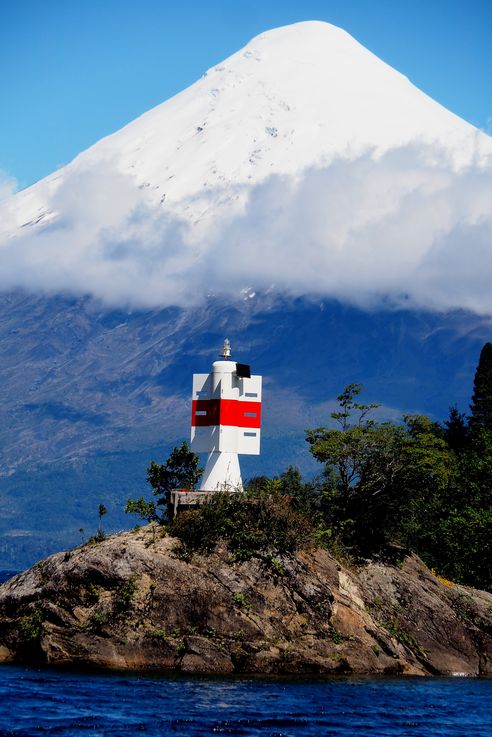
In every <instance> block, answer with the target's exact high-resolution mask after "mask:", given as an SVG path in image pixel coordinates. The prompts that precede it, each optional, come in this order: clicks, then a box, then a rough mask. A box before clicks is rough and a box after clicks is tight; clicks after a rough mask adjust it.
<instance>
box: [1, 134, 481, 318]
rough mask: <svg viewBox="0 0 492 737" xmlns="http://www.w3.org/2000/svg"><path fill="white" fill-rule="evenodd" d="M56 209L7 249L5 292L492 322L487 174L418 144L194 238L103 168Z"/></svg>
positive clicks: (308, 179)
mask: <svg viewBox="0 0 492 737" xmlns="http://www.w3.org/2000/svg"><path fill="white" fill-rule="evenodd" d="M430 153H431V154H432V155H430ZM211 197H213V195H211ZM12 203H15V197H14V198H10V200H7V201H5V202H4V203H3V205H0V212H1V214H2V215H4V216H5V213H6V212H7V210H6V208H10V209H11V208H12V207H13V204H12ZM2 208H3V209H2ZM50 208H51V210H52V211H53V212H56V213H57V217H56V218H54V219H53V221H52V222H51V223H50V224H48V225H46V226H45V227H44V228H39V227H38V228H30V229H26V230H27V231H30V232H26V233H22V234H21V235H19V236H17V237H15V238H10V239H8V240H5V241H4V242H3V243H2V244H0V286H1V287H2V288H4V289H8V288H12V287H15V286H23V287H26V288H28V289H35V290H36V289H42V290H61V289H63V290H73V291H76V292H80V293H91V294H93V295H95V296H96V297H98V298H101V299H102V300H104V301H106V302H108V303H111V304H125V305H134V306H143V307H149V306H159V305H162V306H164V305H169V304H179V305H183V306H187V305H190V304H196V303H197V302H198V301H199V300H200V299H202V298H203V296H204V295H206V294H208V293H210V292H214V293H219V294H220V293H226V294H239V293H240V290H241V289H242V288H243V287H245V286H250V287H253V288H255V289H260V290H261V289H266V288H269V287H270V286H271V285H272V284H274V285H275V287H276V288H277V289H278V290H281V291H285V292H287V293H290V294H292V295H300V294H317V295H322V296H332V297H338V298H340V299H343V300H348V301H351V302H354V303H357V304H360V305H363V306H376V305H379V304H381V303H383V304H388V301H389V303H391V304H408V305H409V306H412V307H413V306H418V307H425V308H431V309H437V310H441V309H449V308H455V307H458V308H459V307H462V308H467V309H471V310H474V311H476V312H480V313H488V314H492V289H491V286H490V285H491V277H492V162H491V163H490V165H488V166H484V165H481V166H478V165H471V166H468V167H466V168H462V169H461V170H460V171H458V172H457V171H456V170H454V169H453V167H452V166H451V164H450V163H449V162H448V161H447V159H446V157H445V155H444V154H443V155H441V156H436V152H435V150H433V151H432V152H430V151H429V149H426V148H425V147H419V146H414V147H405V148H401V149H397V150H393V151H391V152H389V153H387V154H386V155H384V156H382V157H380V158H379V159H376V160H375V159H374V158H373V157H372V156H371V154H370V153H368V154H367V155H364V156H361V157H359V158H357V159H354V160H338V161H335V162H333V163H332V164H331V165H330V166H327V167H325V168H322V169H311V170H307V171H306V172H305V173H304V176H302V177H301V178H299V179H297V180H296V181H294V180H292V179H289V178H282V177H275V176H273V177H271V178H270V179H268V180H266V181H265V182H264V183H263V184H261V185H259V186H257V187H255V188H253V189H252V191H251V193H250V197H249V200H248V203H247V206H246V207H245V209H244V210H243V211H242V212H241V213H240V214H236V215H235V216H230V215H229V216H228V219H227V220H226V219H225V218H223V219H222V220H219V219H218V217H219V213H218V211H216V216H217V217H216V219H215V220H213V219H210V220H209V222H208V225H207V224H202V226H200V237H199V238H198V230H197V228H196V227H194V226H192V225H190V224H189V223H185V222H184V221H182V220H180V219H179V218H177V217H173V216H171V215H165V214H164V215H163V214H162V209H158V208H155V207H153V206H151V204H150V203H149V200H148V199H147V197H146V193H145V190H138V189H136V188H135V185H134V182H133V180H132V178H131V177H128V176H124V175H122V174H119V173H117V172H116V169H115V167H114V166H112V165H111V164H110V163H108V162H106V163H105V164H99V165H97V166H93V167H92V168H91V169H85V170H80V169H76V168H73V169H72V170H70V171H69V172H68V173H67V174H66V176H65V179H64V181H63V183H62V184H61V185H60V187H59V188H58V189H57V190H56V192H55V193H54V194H53V195H52V196H51V202H50Z"/></svg>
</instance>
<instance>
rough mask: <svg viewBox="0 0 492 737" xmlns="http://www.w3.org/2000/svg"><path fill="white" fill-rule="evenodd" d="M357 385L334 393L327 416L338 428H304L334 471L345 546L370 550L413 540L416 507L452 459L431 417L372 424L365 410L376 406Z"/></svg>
mask: <svg viewBox="0 0 492 737" xmlns="http://www.w3.org/2000/svg"><path fill="white" fill-rule="evenodd" d="M360 391H361V387H360V385H358V384H355V385H354V384H351V385H349V386H348V387H346V388H345V390H344V391H343V392H342V394H340V395H339V397H338V401H339V403H340V411H338V412H334V413H332V415H331V416H332V418H333V419H334V420H336V421H337V422H338V423H339V425H340V429H328V428H324V427H321V428H317V429H316V430H308V431H307V434H306V435H307V438H306V439H307V441H308V443H309V444H310V445H311V453H312V454H313V455H314V457H315V458H316V459H317V460H318V461H320V462H322V463H324V464H326V466H327V467H328V468H332V469H333V470H334V471H335V473H336V476H337V487H338V494H337V495H336V496H335V497H334V498H333V500H332V501H333V510H334V515H335V516H333V515H332V518H331V520H330V521H331V524H333V523H338V525H339V529H340V530H342V537H343V541H344V543H345V544H346V545H349V546H351V547H352V548H353V549H355V550H357V551H358V552H360V553H361V554H364V555H371V554H372V553H374V552H377V551H378V550H381V549H383V548H384V547H385V546H386V545H387V544H388V543H393V542H396V543H400V544H407V542H408V541H409V540H410V539H415V537H416V532H417V531H418V528H419V525H418V522H417V518H418V517H419V515H420V513H421V511H422V507H423V506H429V500H430V499H432V498H434V496H435V495H436V494H439V493H440V492H441V491H442V489H443V488H445V487H446V484H447V483H448V479H449V474H450V469H451V468H452V465H453V464H452V456H451V453H450V452H449V450H448V448H447V446H446V443H445V441H444V440H443V438H442V431H441V429H440V428H439V426H438V425H437V423H434V422H432V421H431V420H429V418H427V417H423V416H413V415H408V416H406V417H405V418H404V424H397V423H393V422H376V421H375V420H373V419H372V418H371V417H370V413H371V411H372V410H373V409H375V408H376V407H377V406H378V405H375V404H370V405H366V404H360V403H359V402H356V401H355V396H356V395H358V394H359V393H360Z"/></svg>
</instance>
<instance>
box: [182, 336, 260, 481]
mask: <svg viewBox="0 0 492 737" xmlns="http://www.w3.org/2000/svg"><path fill="white" fill-rule="evenodd" d="M260 426H261V376H251V370H250V367H249V366H248V365H246V364H244V363H237V362H236V361H233V360H231V346H230V343H229V341H228V340H227V339H226V340H225V341H224V346H223V349H222V354H221V355H220V360H219V361H214V363H213V364H212V370H211V371H210V373H208V374H194V375H193V396H192V414H191V449H192V450H193V451H195V452H196V453H208V456H207V463H206V465H205V471H204V474H203V477H202V483H201V486H200V491H208V492H211V491H212V492H213V491H219V490H220V491H230V492H235V491H242V489H243V482H242V478H241V469H240V467H239V455H243V454H244V455H259V453H260V432H261V431H260Z"/></svg>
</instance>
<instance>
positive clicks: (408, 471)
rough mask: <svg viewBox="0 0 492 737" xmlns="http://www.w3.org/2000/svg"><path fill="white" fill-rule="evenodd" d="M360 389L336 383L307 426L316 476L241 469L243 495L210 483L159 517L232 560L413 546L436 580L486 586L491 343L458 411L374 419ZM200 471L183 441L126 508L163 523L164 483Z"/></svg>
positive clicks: (186, 542)
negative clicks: (333, 406)
mask: <svg viewBox="0 0 492 737" xmlns="http://www.w3.org/2000/svg"><path fill="white" fill-rule="evenodd" d="M361 390H362V387H361V385H359V384H350V385H349V386H347V387H346V388H345V389H344V391H343V392H342V393H341V394H340V395H339V397H338V402H339V409H338V411H336V412H333V413H332V414H331V418H332V421H333V425H332V426H330V427H319V428H315V429H312V430H307V431H306V439H307V441H308V443H309V446H310V451H311V453H312V454H313V456H314V457H315V458H316V460H318V461H319V462H320V463H322V464H323V471H322V473H321V475H320V476H319V477H317V478H315V479H313V480H309V481H304V480H303V479H302V477H301V474H300V472H299V471H298V469H296V468H295V467H289V468H288V469H287V470H286V471H285V472H284V473H283V474H281V475H279V476H278V477H277V478H275V479H268V478H266V477H259V478H255V479H252V480H251V481H250V482H249V483H248V484H247V487H246V489H245V492H244V493H242V494H228V493H217V494H215V495H214V496H213V498H211V499H210V500H208V501H207V502H206V503H204V504H202V505H200V506H199V507H197V508H196V509H194V510H192V511H189V512H184V513H182V514H180V515H178V517H177V518H176V519H174V520H173V521H172V522H171V523H170V524H169V526H168V531H169V532H170V534H172V535H173V536H175V537H177V538H179V539H180V541H181V543H182V550H181V552H182V554H183V555H187V554H191V553H192V552H194V551H201V552H208V551H211V550H213V549H214V547H215V546H216V545H217V544H218V543H221V542H222V543H224V544H226V545H227V548H228V551H229V554H230V555H231V556H232V558H233V559H234V560H248V559H250V558H252V557H255V556H257V557H261V558H267V559H269V560H270V561H272V562H275V560H276V556H279V555H283V554H285V553H294V552H295V551H297V550H299V549H303V548H304V549H305V548H308V547H311V546H320V547H325V548H327V549H328V550H329V551H330V552H331V553H332V554H334V555H335V557H339V558H340V557H343V556H346V557H351V558H353V559H367V558H373V557H375V556H381V555H383V556H385V555H388V553H390V552H391V554H392V555H393V556H394V555H395V551H398V550H400V551H401V555H403V554H404V552H405V551H408V550H412V551H413V552H415V553H417V554H418V555H420V556H421V557H422V558H423V560H424V561H425V562H426V563H427V564H428V565H429V566H431V567H432V568H433V569H435V570H437V571H438V572H439V573H440V574H441V575H443V576H445V577H446V579H451V580H453V581H456V582H459V583H464V584H469V585H472V586H475V587H478V588H483V589H490V588H492V571H491V560H492V551H491V540H492V534H491V533H492V507H491V492H490V490H491V489H492V345H491V344H490V343H487V344H486V345H485V346H484V348H483V350H482V353H481V356H480V362H479V365H478V367H477V371H476V375H475V381H474V393H473V399H472V405H471V415H470V417H469V418H466V417H465V415H464V414H461V413H460V412H459V411H458V409H457V408H456V407H451V409H450V414H449V418H448V419H447V421H446V422H444V423H443V424H439V423H437V422H434V421H432V420H431V419H429V418H428V417H425V416H422V415H405V416H404V417H403V419H402V421H401V422H389V421H385V422H381V421H377V420H376V419H374V410H376V409H377V408H378V406H379V405H377V404H362V403H360V402H359V401H358V397H359V395H360V393H361ZM200 474H201V470H200V469H199V468H198V456H196V455H195V454H194V453H192V452H191V451H190V450H189V448H188V446H187V445H186V443H183V444H182V446H181V447H180V448H175V449H174V451H173V453H172V454H171V456H170V458H169V460H168V461H167V462H166V464H164V465H163V466H158V465H157V464H155V463H152V464H151V466H150V467H149V469H148V480H149V482H150V484H151V486H152V487H153V489H154V494H155V495H156V496H157V497H158V499H157V502H148V501H145V500H144V499H143V498H141V499H139V500H136V501H131V500H130V501H129V502H128V505H127V511H129V512H136V513H139V514H140V515H141V516H142V517H144V518H145V519H148V520H158V521H159V522H161V523H164V522H166V507H167V503H168V494H169V491H170V490H171V489H172V488H179V487H181V486H186V487H187V488H193V486H194V484H195V483H196V482H197V481H198V479H199V476H200ZM396 554H397V555H398V553H396Z"/></svg>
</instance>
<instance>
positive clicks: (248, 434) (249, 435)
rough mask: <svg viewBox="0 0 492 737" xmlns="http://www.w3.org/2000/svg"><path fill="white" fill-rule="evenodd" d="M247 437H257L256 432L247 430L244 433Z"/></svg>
mask: <svg viewBox="0 0 492 737" xmlns="http://www.w3.org/2000/svg"><path fill="white" fill-rule="evenodd" d="M243 434H244V437H245V438H256V433H255V432H245V433H243Z"/></svg>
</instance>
